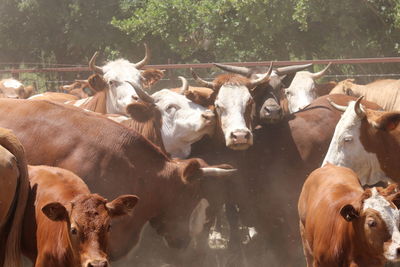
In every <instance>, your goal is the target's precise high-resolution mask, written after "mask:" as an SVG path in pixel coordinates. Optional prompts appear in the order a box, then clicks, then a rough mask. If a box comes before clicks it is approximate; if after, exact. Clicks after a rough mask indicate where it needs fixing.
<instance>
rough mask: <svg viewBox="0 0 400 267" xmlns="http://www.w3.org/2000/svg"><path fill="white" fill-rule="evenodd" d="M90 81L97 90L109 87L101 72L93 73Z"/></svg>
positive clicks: (91, 85)
mask: <svg viewBox="0 0 400 267" xmlns="http://www.w3.org/2000/svg"><path fill="white" fill-rule="evenodd" d="M88 83H89V85H90V88H91V89H93V90H94V91H95V92H101V91H103V90H105V89H106V88H107V87H108V85H107V82H106V81H105V80H104V79H103V77H101V76H100V75H99V74H93V75H91V76H90V77H89V78H88Z"/></svg>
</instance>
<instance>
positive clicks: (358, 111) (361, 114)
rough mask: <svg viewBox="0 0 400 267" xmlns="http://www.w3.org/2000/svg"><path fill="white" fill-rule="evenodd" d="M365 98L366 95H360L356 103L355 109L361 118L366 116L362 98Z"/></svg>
mask: <svg viewBox="0 0 400 267" xmlns="http://www.w3.org/2000/svg"><path fill="white" fill-rule="evenodd" d="M363 98H364V96H360V97H359V98H358V99H357V101H356V104H355V105H354V111H355V112H356V114H357V116H358V117H359V118H361V119H362V118H364V117H365V111H364V110H363V108H362V105H361V100H362V99H363Z"/></svg>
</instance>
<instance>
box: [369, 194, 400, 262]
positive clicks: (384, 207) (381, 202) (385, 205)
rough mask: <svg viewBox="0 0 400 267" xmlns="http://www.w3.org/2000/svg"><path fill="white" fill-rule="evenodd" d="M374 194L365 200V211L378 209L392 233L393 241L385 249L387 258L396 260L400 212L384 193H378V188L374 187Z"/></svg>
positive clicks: (398, 245) (399, 237)
mask: <svg viewBox="0 0 400 267" xmlns="http://www.w3.org/2000/svg"><path fill="white" fill-rule="evenodd" d="M371 191H372V196H371V197H370V198H368V199H366V200H364V206H363V211H366V210H367V209H373V210H375V211H377V212H378V213H379V215H380V217H381V218H382V220H383V221H384V222H385V224H386V227H387V230H388V232H389V234H390V236H391V237H392V238H391V243H390V245H389V246H388V247H387V248H386V249H385V251H384V256H385V258H386V259H388V260H391V261H394V260H397V259H398V257H399V256H398V255H397V249H398V248H400V232H399V223H400V212H399V210H398V209H397V208H396V207H393V206H392V205H391V204H390V203H389V202H388V201H387V200H386V199H385V198H384V197H383V196H382V195H380V194H379V193H378V191H377V190H376V188H375V187H374V188H372V190H371Z"/></svg>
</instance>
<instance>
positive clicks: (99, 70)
mask: <svg viewBox="0 0 400 267" xmlns="http://www.w3.org/2000/svg"><path fill="white" fill-rule="evenodd" d="M98 54H99V52H97V51H96V52H95V53H94V55H93V57H92V58H91V59H90V60H89V68H90V69H91V70H92V71H94V72H95V73H97V74H103V69H102V68H100V67H99V66H96V58H97V56H98Z"/></svg>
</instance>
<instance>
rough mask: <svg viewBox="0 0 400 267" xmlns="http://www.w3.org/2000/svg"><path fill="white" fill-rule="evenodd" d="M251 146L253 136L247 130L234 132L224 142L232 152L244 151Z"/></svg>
mask: <svg viewBox="0 0 400 267" xmlns="http://www.w3.org/2000/svg"><path fill="white" fill-rule="evenodd" d="M251 145H253V135H252V133H251V132H250V131H249V130H248V129H239V130H234V131H232V132H231V133H230V134H229V138H227V140H226V146H227V147H229V148H230V149H233V150H246V149H248V148H249V147H250V146H251Z"/></svg>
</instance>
